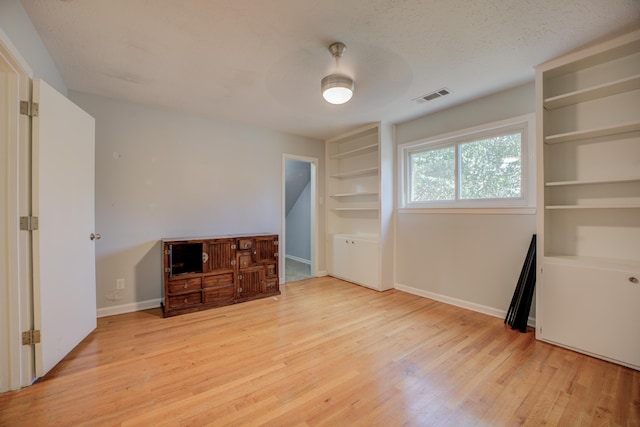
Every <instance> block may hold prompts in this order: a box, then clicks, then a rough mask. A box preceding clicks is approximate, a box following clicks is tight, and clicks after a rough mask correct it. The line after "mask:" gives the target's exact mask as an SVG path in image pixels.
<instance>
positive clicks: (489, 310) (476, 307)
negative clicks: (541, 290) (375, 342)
mask: <svg viewBox="0 0 640 427" xmlns="http://www.w3.org/2000/svg"><path fill="white" fill-rule="evenodd" d="M394 288H395V289H397V290H399V291H403V292H406V293H408V294H413V295H418V296H421V297H424V298H429V299H432V300H435V301H440V302H443V303H445V304H450V305H455V306H456V307H461V308H465V309H467V310H471V311H475V312H478V313H482V314H487V315H489V316H493V317H498V318H500V319H504V318H505V317H507V312H506V311H505V310H500V309H498V308H494V307H489V306H486V305H482V304H476V303H475V302H470V301H465V300H461V299H457V298H453V297H450V296H447V295H442V294H436V293H434V292H429V291H425V290H424V289H418V288H412V287H410V286H405V285H401V284H399V283H396V284H395V286H394ZM527 324H528V325H529V326H531V327H532V328H535V326H536V319H535V318H533V317H529V319H528V320H527Z"/></svg>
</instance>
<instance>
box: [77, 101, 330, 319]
mask: <svg viewBox="0 0 640 427" xmlns="http://www.w3.org/2000/svg"><path fill="white" fill-rule="evenodd" d="M70 97H71V99H72V100H73V101H74V102H75V103H77V104H78V105H80V106H81V107H82V108H84V109H85V110H86V111H87V112H88V113H89V114H91V115H92V116H93V117H95V119H96V230H97V232H98V233H101V234H102V236H103V237H102V240H100V241H99V242H98V243H97V245H96V275H97V306H98V308H99V309H103V310H101V314H106V313H110V312H114V311H113V310H111V311H110V310H109V309H110V308H113V307H118V306H122V305H125V304H139V305H140V304H142V306H145V304H144V302H149V301H151V302H153V301H156V300H157V299H158V298H161V296H162V287H161V277H162V276H161V275H162V265H161V249H160V239H162V238H163V237H195V236H214V235H225V234H237V233H257V232H273V233H278V234H282V233H281V218H282V213H281V207H282V205H283V204H282V197H283V195H282V194H281V188H282V183H281V179H282V176H283V175H282V171H281V168H282V153H288V154H295V155H301V156H311V157H317V158H319V159H322V158H323V155H324V144H323V142H322V141H317V140H313V139H308V138H302V137H297V136H292V135H287V134H283V133H279V132H275V131H271V130H267V129H262V128H258V127H252V126H248V125H241V124H233V123H228V122H224V121H219V120H214V119H210V118H204V117H197V116H193V115H189V114H183V113H177V112H171V111H166V110H162V109H155V108H150V107H145V106H141V105H135V104H131V103H126V102H120V101H114V100H110V99H106V98H102V97H98V96H94V95H88V94H84V93H78V92H73V91H71V92H70ZM323 171H324V166H323V165H321V166H320V167H319V174H320V175H321V176H320V177H319V179H318V182H319V183H324V177H323V176H322V175H323V173H324V172H323ZM320 185H321V184H320ZM323 193H324V188H323V187H322V188H320V190H319V194H323ZM321 217H322V215H318V218H321ZM319 233H320V234H321V235H322V234H323V233H324V223H322V224H320V229H319ZM320 240H321V241H322V239H320ZM318 253H319V254H320V259H319V260H318V263H319V265H320V268H321V269H322V268H324V267H323V266H324V264H325V261H324V257H323V254H324V247H320V248H319V251H318ZM283 258H284V257H283ZM282 271H284V270H282ZM118 278H124V279H125V282H126V287H125V290H124V291H118V292H116V290H115V284H116V279H118ZM128 307H129V309H132V308H134V307H132V306H128Z"/></svg>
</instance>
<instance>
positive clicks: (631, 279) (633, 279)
mask: <svg viewBox="0 0 640 427" xmlns="http://www.w3.org/2000/svg"><path fill="white" fill-rule="evenodd" d="M629 281H630V282H631V283H633V284H636V285H637V284H638V278H637V277H633V276H631V277H629Z"/></svg>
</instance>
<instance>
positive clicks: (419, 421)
mask: <svg viewBox="0 0 640 427" xmlns="http://www.w3.org/2000/svg"><path fill="white" fill-rule="evenodd" d="M40 425H42V426H45V425H46V426H48V425H61V426H76V425H89V426H94V425H95V426H113V425H121V426H147V425H154V426H159V425H167V426H174V425H188V426H205V425H212V426H226V425H229V426H232V425H233V426H256V425H280V426H300V427H312V426H425V425H429V426H467V425H469V426H511V425H531V426H537V425H551V426H553V425H559V426H583V425H592V426H601V425H607V426H640V372H638V371H634V370H632V369H629V368H625V367H622V366H618V365H614V364H612V363H608V362H605V361H602V360H598V359H594V358H591V357H589V356H585V355H582V354H578V353H574V352H571V351H569V350H566V349H562V348H559V347H555V346H552V345H549V344H546V343H542V342H539V341H536V340H535V338H534V335H533V331H532V330H530V331H529V332H527V333H526V334H521V333H519V332H517V331H513V330H511V329H509V328H506V327H505V326H504V324H503V322H502V320H501V319H496V318H493V317H489V316H486V315H482V314H479V313H475V312H470V311H467V310H464V309H461V308H457V307H453V306H450V305H447V304H443V303H440V302H436V301H433V300H429V299H426V298H421V297H418V296H415V295H410V294H407V293H404V292H400V291H396V290H391V291H387V292H382V293H380V292H375V291H372V290H369V289H366V288H363V287H360V286H356V285H353V284H350V283H347V282H343V281H340V280H337V279H333V278H330V277H325V278H318V279H311V280H305V281H302V282H295V283H290V284H286V285H285V286H284V288H283V290H282V295H279V296H278V297H274V298H266V299H261V300H256V301H251V302H247V303H243V304H237V305H232V306H227V307H221V308H219V309H214V310H207V311H202V312H197V313H191V314H187V315H183V316H175V317H170V318H166V319H164V318H162V316H161V312H160V309H153V310H146V311H142V312H136V313H128V314H123V315H118V316H111V317H106V318H101V319H98V328H97V329H96V330H95V331H94V332H92V333H91V334H90V335H89V336H88V337H87V338H86V339H85V340H84V341H83V342H82V343H80V344H79V345H78V346H77V347H76V348H75V349H74V350H73V351H72V352H71V353H70V354H69V355H68V356H67V357H66V358H64V359H63V360H62V361H61V362H60V363H59V364H58V365H57V366H56V367H55V368H54V369H53V370H52V371H51V372H50V373H49V374H48V375H47V376H46V377H44V378H42V379H41V380H40V381H39V382H38V383H36V384H35V385H33V386H31V387H28V388H25V389H23V390H19V391H16V392H9V393H4V394H0V426H40Z"/></svg>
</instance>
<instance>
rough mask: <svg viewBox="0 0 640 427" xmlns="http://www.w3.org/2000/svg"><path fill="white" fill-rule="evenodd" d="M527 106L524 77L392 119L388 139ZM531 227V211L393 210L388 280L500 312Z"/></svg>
mask: <svg viewBox="0 0 640 427" xmlns="http://www.w3.org/2000/svg"><path fill="white" fill-rule="evenodd" d="M534 109H535V98H534V85H533V83H530V84H526V85H523V86H519V87H516V88H513V89H510V90H507V91H504V92H500V93H497V94H494V95H490V96H487V97H484V98H480V99H478V100H475V101H471V102H469V103H466V104H463V105H459V106H457V107H453V108H450V109H447V110H443V111H441V112H438V113H434V114H431V115H428V116H424V117H421V118H418V119H415V120H412V121H409V122H405V123H401V124H398V125H397V126H396V144H402V143H405V142H410V141H415V140H418V139H423V138H428V137H432V136H436V135H440V134H443V133H447V132H452V131H454V130H459V129H465V128H469V127H472V126H476V125H480V124H484V123H490V122H494V121H499V120H503V119H507V118H510V117H516V116H520V115H524V114H529V113H532V112H534ZM530 143H532V144H535V141H531V142H530ZM534 164H535V163H534ZM531 185H535V182H533V183H531ZM535 230H536V219H535V213H531V212H529V213H528V214H499V215H498V214H487V213H483V214H472V213H467V214H457V213H456V214H442V213H403V212H398V214H397V216H396V244H395V259H396V265H395V281H396V286H397V287H398V288H400V289H404V290H408V291H410V292H414V293H418V294H422V295H425V296H432V297H437V298H438V299H441V300H445V301H449V302H453V303H459V304H460V305H463V306H468V307H470V308H474V309H477V310H479V311H484V312H487V313H490V314H494V315H502V314H503V313H504V312H506V310H507V309H508V307H509V303H510V301H511V297H512V296H513V291H514V289H515V286H516V283H517V281H518V277H519V275H520V271H521V269H522V265H523V262H524V259H525V256H526V254H527V249H528V247H529V243H530V241H531V236H532V235H533V234H534V233H535Z"/></svg>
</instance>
